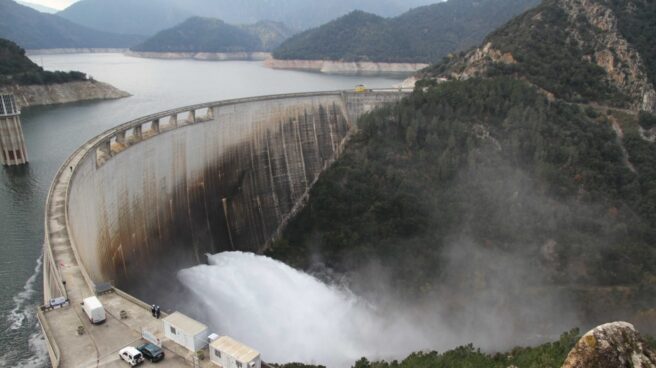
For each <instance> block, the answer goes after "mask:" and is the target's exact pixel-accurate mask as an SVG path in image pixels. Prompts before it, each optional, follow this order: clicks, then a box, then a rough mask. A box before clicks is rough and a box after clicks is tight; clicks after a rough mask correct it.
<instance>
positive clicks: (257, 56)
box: [125, 51, 271, 61]
mask: <svg viewBox="0 0 656 368" xmlns="http://www.w3.org/2000/svg"><path fill="white" fill-rule="evenodd" d="M125 55H127V56H133V57H141V58H148V59H166V60H179V59H193V60H208V61H229V60H236V61H251V60H253V61H261V60H266V59H269V58H271V54H270V53H268V52H145V51H143V52H142V51H127V52H125Z"/></svg>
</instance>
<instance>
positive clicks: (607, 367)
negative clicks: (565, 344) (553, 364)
mask: <svg viewBox="0 0 656 368" xmlns="http://www.w3.org/2000/svg"><path fill="white" fill-rule="evenodd" d="M562 368H656V353H655V352H654V351H652V350H651V349H650V348H649V346H648V345H647V343H646V342H645V341H644V340H643V339H642V338H641V337H640V334H639V333H638V332H637V331H636V330H635V328H634V327H633V325H632V324H630V323H626V322H613V323H608V324H605V325H601V326H599V327H597V328H595V329H593V330H591V331H589V332H588V333H586V334H585V335H583V337H581V339H580V340H579V341H578V342H577V343H576V345H575V346H574V348H573V349H572V351H570V352H569V354H568V355H567V359H566V360H565V364H563V366H562Z"/></svg>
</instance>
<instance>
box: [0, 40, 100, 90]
mask: <svg viewBox="0 0 656 368" xmlns="http://www.w3.org/2000/svg"><path fill="white" fill-rule="evenodd" d="M81 80H87V77H86V74H84V73H80V72H75V71H72V72H59V71H58V72H50V71H44V70H43V69H42V68H41V67H40V66H38V65H36V64H34V63H33V62H32V61H31V60H30V59H29V58H28V57H27V56H25V50H23V49H22V48H20V47H19V46H18V45H16V44H15V43H13V42H11V41H8V40H3V39H0V86H2V85H8V84H20V85H29V84H56V83H66V82H72V81H81Z"/></svg>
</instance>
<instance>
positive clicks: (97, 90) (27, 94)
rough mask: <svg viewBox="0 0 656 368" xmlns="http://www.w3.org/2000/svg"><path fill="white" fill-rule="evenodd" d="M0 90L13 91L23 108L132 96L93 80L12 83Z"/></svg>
mask: <svg viewBox="0 0 656 368" xmlns="http://www.w3.org/2000/svg"><path fill="white" fill-rule="evenodd" d="M0 91H1V92H8V93H13V94H14V95H15V96H16V100H17V101H18V103H19V104H20V106H21V107H22V108H25V107H31V106H42V105H56V104H64V103H70V102H78V101H89V100H110V99H117V98H123V97H128V96H130V94H129V93H127V92H125V91H121V90H119V89H118V88H116V87H113V86H111V85H109V84H107V83H103V82H98V81H91V80H90V81H78V82H69V83H62V84H47V85H25V86H19V85H12V86H4V87H0Z"/></svg>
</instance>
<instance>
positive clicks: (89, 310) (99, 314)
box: [82, 296, 106, 325]
mask: <svg viewBox="0 0 656 368" xmlns="http://www.w3.org/2000/svg"><path fill="white" fill-rule="evenodd" d="M82 309H84V313H86V314H87V317H89V321H91V323H93V324H94V325H98V324H101V323H103V322H105V319H106V316H105V308H103V306H102V304H100V300H98V298H96V297H95V296H92V297H88V298H86V299H84V301H83V302H82Z"/></svg>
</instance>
